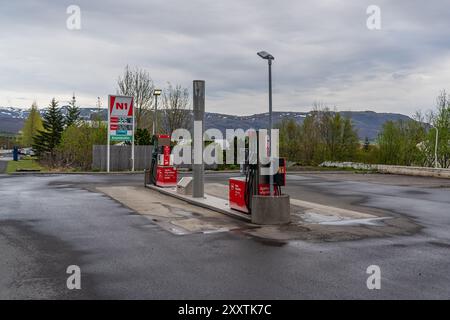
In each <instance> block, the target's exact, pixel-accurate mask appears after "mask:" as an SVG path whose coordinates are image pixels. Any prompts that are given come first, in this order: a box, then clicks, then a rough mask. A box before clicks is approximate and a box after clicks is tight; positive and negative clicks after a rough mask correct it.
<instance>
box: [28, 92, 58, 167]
mask: <svg viewBox="0 0 450 320" xmlns="http://www.w3.org/2000/svg"><path fill="white" fill-rule="evenodd" d="M43 126H44V129H43V130H40V131H39V132H38V134H37V135H36V136H35V137H34V145H33V148H34V150H35V151H36V153H37V154H38V155H39V156H42V155H43V154H46V153H47V154H50V157H51V160H54V157H55V149H56V147H57V146H58V144H59V143H60V141H61V135H62V132H63V130H64V116H63V114H62V112H61V108H59V107H58V102H57V101H56V100H55V98H53V99H52V101H51V103H50V105H49V107H48V109H47V110H46V111H45V114H44V122H43Z"/></svg>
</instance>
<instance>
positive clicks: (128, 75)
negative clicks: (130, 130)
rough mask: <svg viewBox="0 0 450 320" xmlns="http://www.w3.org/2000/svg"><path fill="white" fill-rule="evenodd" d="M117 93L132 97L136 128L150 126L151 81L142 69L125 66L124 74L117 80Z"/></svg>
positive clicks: (152, 87)
mask: <svg viewBox="0 0 450 320" xmlns="http://www.w3.org/2000/svg"><path fill="white" fill-rule="evenodd" d="M117 86H118V88H117V93H118V94H121V95H126V96H133V97H134V107H135V112H136V114H135V118H136V127H137V128H148V129H150V128H151V126H152V116H153V114H152V112H151V107H152V104H153V89H154V85H153V81H152V79H151V78H150V75H149V73H148V72H147V71H145V70H144V69H139V68H135V69H134V70H132V69H130V67H129V66H128V65H127V66H126V67H125V70H124V73H123V75H122V76H120V77H119V79H118V80H117Z"/></svg>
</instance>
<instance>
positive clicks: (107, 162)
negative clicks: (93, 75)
mask: <svg viewBox="0 0 450 320" xmlns="http://www.w3.org/2000/svg"><path fill="white" fill-rule="evenodd" d="M99 100H100V99H99ZM110 103H111V96H108V129H107V130H106V134H107V136H108V138H107V143H106V144H107V145H106V172H109V165H110V164H109V158H110V154H111V151H110V143H111V141H110V140H111V137H110V134H111V132H110V130H111V106H110ZM99 108H100V104H99Z"/></svg>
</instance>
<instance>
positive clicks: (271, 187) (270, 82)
mask: <svg viewBox="0 0 450 320" xmlns="http://www.w3.org/2000/svg"><path fill="white" fill-rule="evenodd" d="M267 61H268V63H269V146H268V148H267V149H268V150H269V159H270V168H272V60H270V59H269V60H267ZM269 192H270V193H269V195H273V174H272V173H271V174H270V176H269Z"/></svg>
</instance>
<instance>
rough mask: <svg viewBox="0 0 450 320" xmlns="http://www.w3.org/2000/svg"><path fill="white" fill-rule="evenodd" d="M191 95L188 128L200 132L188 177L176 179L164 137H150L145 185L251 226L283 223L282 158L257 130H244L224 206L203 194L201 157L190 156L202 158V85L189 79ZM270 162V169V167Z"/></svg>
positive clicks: (285, 204) (286, 210) (285, 199)
mask: <svg viewBox="0 0 450 320" xmlns="http://www.w3.org/2000/svg"><path fill="white" fill-rule="evenodd" d="M193 92H194V94H193V100H194V101H193V113H194V119H193V120H194V124H195V122H196V123H197V124H201V126H199V125H197V126H195V125H194V129H198V128H201V132H194V135H193V136H194V139H193V141H192V142H193V143H192V144H193V146H194V150H193V154H194V156H193V158H196V159H193V160H194V161H193V165H192V177H183V178H181V179H178V171H177V167H176V165H174V155H173V154H172V151H173V148H172V146H171V142H172V141H171V136H170V135H169V133H165V134H160V135H154V137H153V154H152V160H151V165H150V169H149V170H146V172H145V186H146V187H148V188H151V189H153V190H157V191H159V192H162V193H164V194H166V195H170V196H173V197H176V198H179V199H182V200H185V201H188V202H189V203H191V204H194V205H198V206H201V207H206V208H208V209H211V210H214V211H218V212H221V213H225V214H228V215H231V216H235V217H238V218H244V219H246V220H249V221H251V222H252V223H255V224H262V225H264V224H274V225H279V224H287V223H289V222H290V202H289V196H288V195H285V194H283V193H282V187H283V186H285V184H286V159H284V158H278V157H277V158H275V157H272V156H271V153H270V150H271V148H270V146H269V144H270V143H269V142H267V141H268V139H267V137H266V135H265V134H263V132H262V131H263V130H260V131H255V130H248V131H247V134H246V141H247V142H246V145H245V151H244V152H243V153H244V154H245V159H244V163H243V164H244V168H245V176H244V177H234V178H229V184H228V201H227V202H225V203H224V201H223V200H221V199H217V198H216V197H214V196H212V195H208V194H205V192H204V189H205V188H204V161H203V157H196V156H195V155H203V148H204V142H203V136H204V126H203V121H204V113H205V81H202V80H195V81H194V82H193ZM194 131H195V130H194ZM264 131H265V130H264ZM269 139H270V138H269ZM265 142H267V143H265ZM234 147H235V146H234V145H233V148H234ZM232 152H234V150H232ZM199 158H201V160H200V161H199ZM262 160H266V161H262ZM274 163H275V164H276V165H275V166H273V167H274V168H272V164H274ZM271 169H272V170H271ZM273 169H275V170H273Z"/></svg>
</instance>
